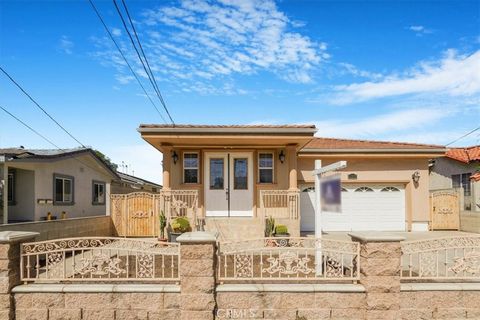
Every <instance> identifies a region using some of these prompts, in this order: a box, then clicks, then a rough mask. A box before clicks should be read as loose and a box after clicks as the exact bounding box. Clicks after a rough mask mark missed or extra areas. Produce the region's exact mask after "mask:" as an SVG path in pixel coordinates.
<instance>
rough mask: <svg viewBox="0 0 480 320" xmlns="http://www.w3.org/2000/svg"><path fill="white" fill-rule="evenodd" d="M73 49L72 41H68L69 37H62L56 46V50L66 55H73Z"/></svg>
mask: <svg viewBox="0 0 480 320" xmlns="http://www.w3.org/2000/svg"><path fill="white" fill-rule="evenodd" d="M73 47H74V43H73V41H71V40H70V38H69V37H67V36H62V37H61V38H60V41H59V44H58V49H59V50H60V51H62V52H63V53H66V54H72V53H73Z"/></svg>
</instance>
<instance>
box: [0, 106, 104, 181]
mask: <svg viewBox="0 0 480 320" xmlns="http://www.w3.org/2000/svg"><path fill="white" fill-rule="evenodd" d="M0 109H2V110H3V111H4V112H5V113H6V114H8V115H9V116H10V117H12V118H13V119H15V120H17V121H18V122H20V123H21V124H22V125H24V126H25V127H27V128H28V129H29V130H30V131H32V132H33V133H35V134H36V135H37V136H39V137H40V138H42V139H43V140H45V141H47V142H48V143H49V144H51V145H52V146H54V147H55V148H57V149H58V150H60V151H62V152H68V150H65V149H62V148H60V147H59V146H58V145H56V144H55V143H54V142H52V140H50V139H48V138H47V137H45V136H44V135H43V134H41V133H40V132H38V131H37V130H35V129H33V128H32V127H31V126H29V125H28V124H27V123H26V122H24V121H23V120H21V119H20V118H18V117H17V116H15V115H14V114H13V113H11V112H10V111H8V110H7V109H6V108H5V107H3V106H1V105H0ZM84 148H86V149H89V148H87V147H84ZM73 159H75V160H77V161H78V162H80V163H81V164H83V165H84V166H86V167H89V168H90V169H92V170H95V171H97V170H98V169H96V168H94V167H92V166H90V165H88V164H86V163H85V162H83V161H82V160H80V159H78V158H75V157H74V158H73ZM112 170H113V169H112Z"/></svg>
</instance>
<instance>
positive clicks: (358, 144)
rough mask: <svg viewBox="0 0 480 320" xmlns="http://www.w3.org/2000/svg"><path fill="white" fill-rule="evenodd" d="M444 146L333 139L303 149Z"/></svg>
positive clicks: (312, 143)
mask: <svg viewBox="0 0 480 320" xmlns="http://www.w3.org/2000/svg"><path fill="white" fill-rule="evenodd" d="M444 148H445V147H444V146H440V145H433V144H418V143H405V142H392V141H373V140H350V139H334V138H314V139H312V140H311V141H310V142H309V143H307V145H306V146H304V147H303V150H305V149H359V150H361V149H378V150H382V149H398V150H402V149H403V150H404V149H410V150H411V149H418V150H425V149H432V150H438V149H444Z"/></svg>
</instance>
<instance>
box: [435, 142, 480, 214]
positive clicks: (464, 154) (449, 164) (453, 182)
mask: <svg viewBox="0 0 480 320" xmlns="http://www.w3.org/2000/svg"><path fill="white" fill-rule="evenodd" d="M451 188H454V189H459V190H460V192H459V194H460V204H461V210H465V211H473V212H480V146H471V147H466V148H451V149H449V150H448V151H447V152H446V153H445V156H444V157H441V158H437V159H435V160H434V161H432V163H431V172H430V190H432V191H434V190H443V189H451Z"/></svg>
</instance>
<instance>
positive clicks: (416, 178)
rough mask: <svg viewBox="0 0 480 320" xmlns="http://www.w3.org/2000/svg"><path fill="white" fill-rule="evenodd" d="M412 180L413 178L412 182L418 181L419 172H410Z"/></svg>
mask: <svg viewBox="0 0 480 320" xmlns="http://www.w3.org/2000/svg"><path fill="white" fill-rule="evenodd" d="M412 180H413V182H415V183H418V181H420V172H418V171H415V172H414V173H413V174H412Z"/></svg>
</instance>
